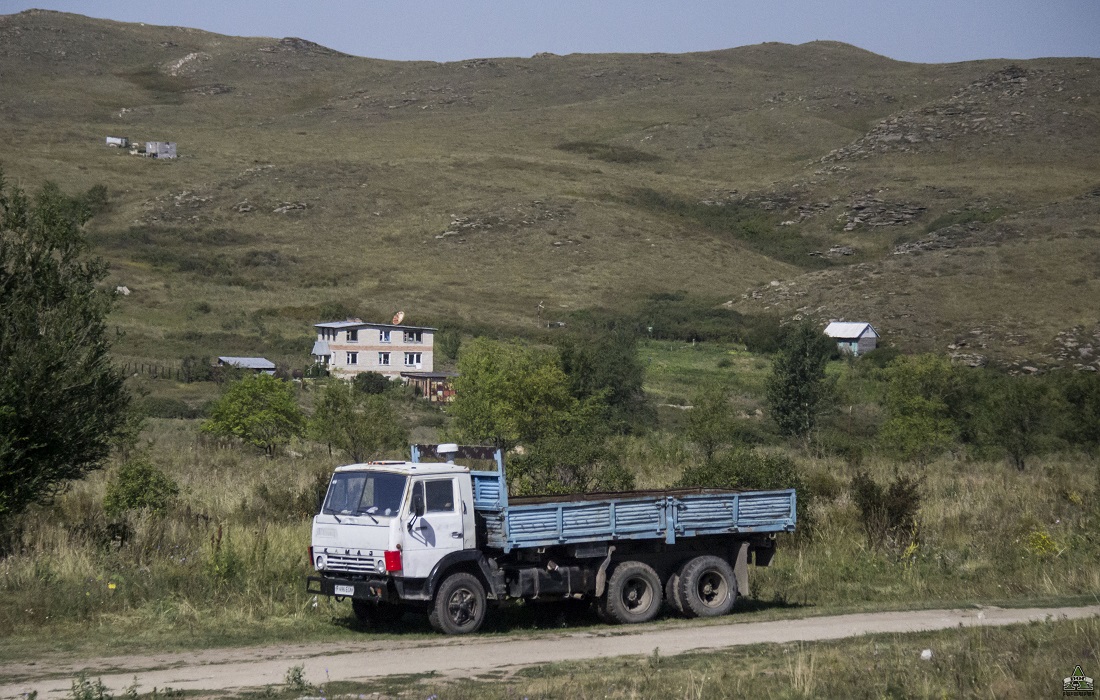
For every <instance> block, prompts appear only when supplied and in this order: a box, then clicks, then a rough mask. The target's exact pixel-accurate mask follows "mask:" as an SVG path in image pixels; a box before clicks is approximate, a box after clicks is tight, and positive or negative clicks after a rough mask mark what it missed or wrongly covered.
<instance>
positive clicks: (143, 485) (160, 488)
mask: <svg viewBox="0 0 1100 700" xmlns="http://www.w3.org/2000/svg"><path fill="white" fill-rule="evenodd" d="M179 491H180V489H179V486H177V485H176V482H175V481H173V480H172V479H171V477H169V476H168V475H166V474H165V473H164V472H162V471H161V470H160V469H158V468H157V467H156V465H154V464H153V463H152V462H150V461H149V460H148V459H147V458H144V457H136V458H134V459H132V460H130V461H129V462H126V463H124V464H123V465H122V466H121V467H119V469H118V472H116V473H115V475H114V478H112V479H111V481H110V482H108V484H107V493H106V495H104V497H103V510H104V512H106V513H107V515H108V516H110V517H117V516H119V515H122V514H123V513H124V512H126V511H128V510H139V509H141V508H148V509H149V510H151V511H154V512H163V511H164V510H166V509H167V508H168V506H169V505H170V504H171V503H172V501H173V500H174V499H175V497H176V496H177V495H179Z"/></svg>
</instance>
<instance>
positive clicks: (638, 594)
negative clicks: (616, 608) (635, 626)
mask: <svg viewBox="0 0 1100 700" xmlns="http://www.w3.org/2000/svg"><path fill="white" fill-rule="evenodd" d="M621 598H622V602H623V607H625V608H626V609H627V610H628V611H630V612H638V611H640V610H646V609H648V608H649V606H650V605H652V604H653V587H652V586H650V585H649V582H648V581H646V580H645V579H644V578H642V577H640V576H635V577H632V578H630V579H628V580H627V581H626V585H624V586H623V594H622V596H621Z"/></svg>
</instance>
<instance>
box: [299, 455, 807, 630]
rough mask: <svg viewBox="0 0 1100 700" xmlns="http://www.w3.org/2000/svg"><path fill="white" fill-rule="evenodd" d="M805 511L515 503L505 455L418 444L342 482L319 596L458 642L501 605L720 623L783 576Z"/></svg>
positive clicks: (624, 495)
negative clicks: (762, 585)
mask: <svg viewBox="0 0 1100 700" xmlns="http://www.w3.org/2000/svg"><path fill="white" fill-rule="evenodd" d="M455 459H465V460H481V461H490V462H494V463H495V466H496V469H495V470H490V471H478V470H471V469H470V468H469V467H466V466H461V465H459V464H456V463H455V461H454V460H455ZM427 460H436V461H427ZM439 460H444V461H439ZM795 505H796V494H795V492H794V490H793V489H780V490H769V491H742V490H719V489H674V490H660V491H629V492H619V493H593V494H579V495H571V496H537V497H526V498H509V495H508V487H507V480H506V472H505V465H504V458H503V454H502V452H501V450H499V449H496V448H493V447H484V446H477V445H474V446H467V445H463V446H459V445H455V444H444V445H413V446H412V454H411V459H410V460H409V461H380V462H371V463H367V464H353V465H348V466H343V467H338V468H337V469H336V470H335V473H334V474H333V476H332V479H331V481H330V483H329V488H328V492H327V494H326V496H325V498H324V501H323V503H322V506H321V508H320V513H318V514H317V515H316V516H315V517H314V519H313V533H312V545H311V546H310V548H309V558H310V561H311V563H312V565H313V567H314V569H315V575H313V576H309V577H307V583H306V588H307V591H309V592H311V593H315V594H320V595H327V596H334V597H335V598H337V599H338V600H341V599H350V600H351V603H352V608H353V610H354V612H355V615H356V616H357V617H358V618H359V619H360V620H361V621H363V622H364V623H368V624H370V623H373V622H377V621H379V620H380V619H384V618H395V617H399V616H400V615H401V614H403V613H404V611H405V610H409V609H416V610H421V611H424V612H427V613H428V619H429V620H430V622H431V625H432V627H433V628H435V629H436V630H438V631H440V632H443V633H446V634H467V633H472V632H476V631H477V630H478V629H479V628H480V627H481V625H482V623H483V621H484V620H485V615H486V612H487V610H488V607H489V604H490V602H491V601H506V600H515V599H521V600H566V599H579V600H584V599H588V600H592V601H594V603H595V607H596V611H597V613H598V615H599V616H600V618H601V619H603V620H605V621H606V622H610V623H618V624H631V623H638V622H646V621H648V620H652V619H653V618H654V617H655V616H656V615H657V614H658V613H659V612H660V610H661V608H662V605H663V604H664V603H666V602H667V603H668V605H669V606H671V607H672V608H673V609H674V610H675V611H676V612H678V613H679V614H681V615H684V616H688V617H692V616H698V617H712V616H717V615H723V614H725V613H727V612H729V611H730V609H731V608H732V607H733V604H734V601H735V600H736V599H737V597H738V596H739V595H747V594H748V591H749V588H748V583H749V582H748V566H749V564H754V565H756V566H767V565H768V564H769V563H770V561H771V558H772V556H773V554H774V553H775V536H776V534H777V533H780V532H791V531H793V530H794V528H795V521H796V508H795Z"/></svg>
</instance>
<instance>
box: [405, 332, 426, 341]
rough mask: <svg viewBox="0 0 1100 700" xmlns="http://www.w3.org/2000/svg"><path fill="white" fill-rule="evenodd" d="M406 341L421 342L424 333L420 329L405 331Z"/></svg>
mask: <svg viewBox="0 0 1100 700" xmlns="http://www.w3.org/2000/svg"><path fill="white" fill-rule="evenodd" d="M405 342H406V343H423V342H424V334H423V333H422V332H420V331H405Z"/></svg>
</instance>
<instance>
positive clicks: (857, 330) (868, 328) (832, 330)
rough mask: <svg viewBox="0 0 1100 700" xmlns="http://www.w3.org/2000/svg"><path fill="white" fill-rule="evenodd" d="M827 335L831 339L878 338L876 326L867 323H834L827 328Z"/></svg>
mask: <svg viewBox="0 0 1100 700" xmlns="http://www.w3.org/2000/svg"><path fill="white" fill-rule="evenodd" d="M825 335H827V336H829V337H830V338H862V337H864V336H867V337H871V338H877V337H878V332H877V331H875V328H874V326H872V325H871V324H870V323H867V322H866V321H855V322H849V321H833V322H832V323H830V324H829V325H828V326H826V328H825Z"/></svg>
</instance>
